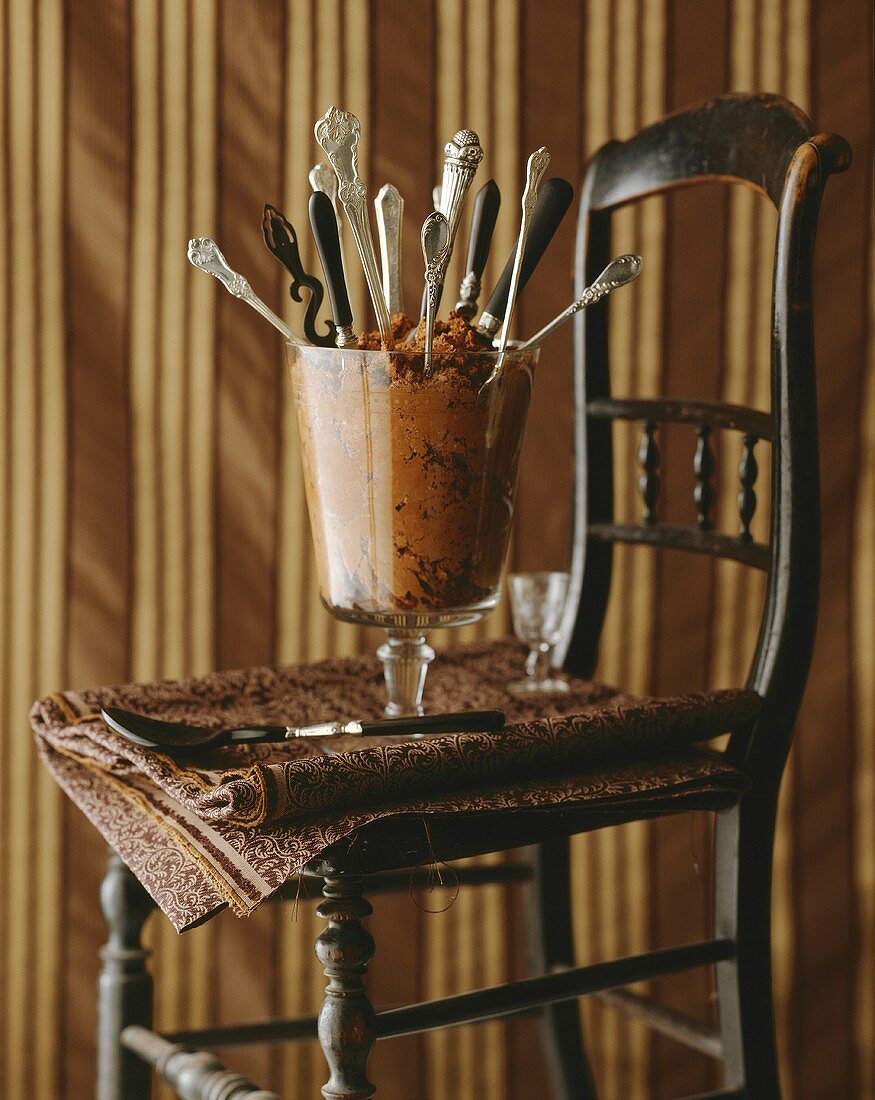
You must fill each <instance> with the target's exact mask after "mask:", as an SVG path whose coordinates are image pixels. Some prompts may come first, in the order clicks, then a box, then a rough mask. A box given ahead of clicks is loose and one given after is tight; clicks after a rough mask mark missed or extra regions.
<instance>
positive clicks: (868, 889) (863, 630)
mask: <svg viewBox="0 0 875 1100" xmlns="http://www.w3.org/2000/svg"><path fill="white" fill-rule="evenodd" d="M873 221H875V219H873ZM868 346H869V356H868V360H867V362H868V370H867V372H866V376H865V380H864V389H863V400H862V403H861V408H860V453H859V463H860V465H859V469H860V480H859V485H858V489H857V502H858V503H857V508H856V511H855V515H856V531H855V535H854V559H853V560H854V568H853V574H852V577H851V584H852V586H853V595H852V599H851V607H852V608H854V615H853V622H852V625H853V631H854V639H853V641H854V644H853V646H852V653H853V655H854V675H853V684H854V707H855V711H856V744H857V746H858V748H857V758H856V760H855V766H854V775H855V784H854V788H855V789H854V809H855V815H854V819H855V848H856V858H855V860H854V879H855V886H856V895H857V899H858V900H857V906H858V908H857V927H858V928H859V930H860V945H859V959H858V962H857V976H856V977H857V988H856V1006H855V1007H856V1013H855V1038H856V1043H857V1051H858V1064H859V1067H860V1070H859V1072H860V1093H859V1094H860V1096H875V681H873V678H872V655H873V653H875V618H873V615H872V608H873V607H875V224H873V225H872V226H870V246H869V334H868Z"/></svg>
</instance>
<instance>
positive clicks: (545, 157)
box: [481, 145, 550, 392]
mask: <svg viewBox="0 0 875 1100" xmlns="http://www.w3.org/2000/svg"><path fill="white" fill-rule="evenodd" d="M549 163H550V154H549V153H548V152H547V149H546V147H545V146H543V145H542V146H541V148H540V149H536V150H535V151H534V153H532V154H531V156H530V157H529V159H528V162H527V164H526V186H525V188H524V189H523V197H522V204H521V205H522V217H521V218H520V235H519V238H518V240H517V245H516V256H514V261H513V272H512V274H511V277H510V289H509V290H508V292H507V309H506V311H505V314H504V325H503V326H502V329H501V339H500V340H499V342H498V359H497V361H496V364H495V366H494V367H493V370H492V374H490V376H489V377H488V378H487V379H486V381H485V382H484V383H483V386H481V392H482V390H484V389H485V388H486V387H487V386H488V385H489V384H490V383H491V382H494V381H495V379H496V378H497V377H498V376H499V374H500V373H501V371H502V368H503V367H504V360H505V357H506V355H507V340H508V337H509V335H510V325H511V321H512V320H513V311H514V308H515V306H516V296H517V291H518V289H519V284H520V271H521V269H522V265H523V253H524V252H525V250H526V238H527V237H528V235H529V223H530V222H531V220H532V214H534V212H535V205H536V204H537V201H538V187H539V186H540V184H541V180H542V179H543V177H544V173H545V172H546V171H547V166H548V165H549Z"/></svg>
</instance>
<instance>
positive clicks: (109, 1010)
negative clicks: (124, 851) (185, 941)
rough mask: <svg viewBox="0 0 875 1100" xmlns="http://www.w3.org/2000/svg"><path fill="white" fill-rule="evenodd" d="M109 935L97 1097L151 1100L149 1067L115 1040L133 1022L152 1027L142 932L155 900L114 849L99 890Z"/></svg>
mask: <svg viewBox="0 0 875 1100" xmlns="http://www.w3.org/2000/svg"><path fill="white" fill-rule="evenodd" d="M100 902H101V908H102V909H103V915H104V918H105V920H106V925H107V928H108V930H109V939H108V940H107V942H106V945H105V946H104V947H103V949H102V950H101V952H100V957H101V959H102V961H103V967H102V969H101V972H100V980H99V984H98V1026H97V1100H149V1095H150V1090H151V1068H150V1067H149V1066H148V1065H146V1064H145V1063H144V1062H142V1061H141V1060H140V1059H139V1058H137V1057H136V1055H134V1054H132V1053H131V1052H130V1051H128V1050H125V1049H124V1047H122V1045H121V1043H120V1042H119V1036H120V1035H121V1033H122V1031H123V1030H124V1029H125V1028H126V1027H128V1026H130V1025H133V1024H139V1025H141V1026H142V1027H147V1028H149V1027H151V1026H152V976H151V974H150V973H149V970H148V967H147V965H146V960H147V959H148V957H149V952H148V951H147V950H146V949H145V948H144V947H143V946H142V943H141V939H140V936H141V933H142V930H143V925H144V924H145V921H146V918H147V917H148V915H149V913H151V912H152V909H153V908H154V903H153V901H152V899H151V898H150V897H149V895H148V894H147V893H146V891H145V890H144V889H143V887H142V886H141V885H140V884H139V882H137V880H136V878H135V877H134V876H133V875H132V874H131V872H130V871H129V870H128V868H127V867H126V866H125V865H124V863H122V861H121V859H120V858H119V857H118V856H117V855H116V854H115V852H113V853H112V854H111V855H110V857H109V866H108V867H107V871H106V875H105V876H104V879H103V883H102V884H101V888H100Z"/></svg>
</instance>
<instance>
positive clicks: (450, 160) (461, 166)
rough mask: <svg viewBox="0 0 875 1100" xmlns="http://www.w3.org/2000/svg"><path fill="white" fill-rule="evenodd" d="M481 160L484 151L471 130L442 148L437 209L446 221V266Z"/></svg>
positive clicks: (461, 131)
mask: <svg viewBox="0 0 875 1100" xmlns="http://www.w3.org/2000/svg"><path fill="white" fill-rule="evenodd" d="M482 160H483V149H482V147H481V145H480V138H479V137H478V136H477V135H476V134H475V133H474V131H473V130H459V132H458V133H457V134H455V135H454V136H453V138H452V140H451V141H448V142H447V144H446V145H445V146H444V173H443V178H442V180H441V185H440V205H439V206H438V210H440V212H441V213H442V214H443V216H444V217H445V218H446V219H447V222H448V224H449V227H450V243H449V253H448V255H447V263H449V260H450V257H451V256H452V254H453V245H454V244H455V240H456V233H457V232H458V229H459V221H460V220H461V217H462V207H463V205H464V203H465V199H466V198H467V196H468V192H469V190H470V189H471V183H472V181H473V179H474V176H475V175H476V173H477V168H478V167H479V165H480V162H481V161H482Z"/></svg>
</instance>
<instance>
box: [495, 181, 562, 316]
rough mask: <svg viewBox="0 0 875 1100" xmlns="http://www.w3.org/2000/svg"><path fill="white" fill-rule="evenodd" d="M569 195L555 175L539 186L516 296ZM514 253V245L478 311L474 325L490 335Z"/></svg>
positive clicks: (502, 306)
mask: <svg viewBox="0 0 875 1100" xmlns="http://www.w3.org/2000/svg"><path fill="white" fill-rule="evenodd" d="M573 198H574V188H573V187H572V186H571V184H570V183H569V182H568V180H563V179H560V178H559V177H558V176H555V177H554V178H553V179H549V180H547V182H546V183H545V184H544V186H543V187H542V188H541V190H540V193H539V194H538V202H537V205H536V206H535V212H534V214H533V215H532V224H531V228H530V229H529V234H528V237H527V238H526V247H525V251H524V252H523V261H522V267H521V268H520V280H519V287H518V289H517V296H519V294H520V293H521V292H522V289H523V287H524V286H525V285H526V283H527V282H528V281H529V278H530V276H531V274H532V272H533V271H534V270H535V268H536V267H537V265H538V263H539V262H540V259H541V257H542V256H543V255H544V253H545V252H546V250H547V245H548V244H549V243H550V241H551V240H552V239H553V236H554V234H555V233H556V230H557V229H558V228H559V225H560V224H561V222H562V219H563V218H564V217H565V214H566V212H567V210H568V207H569V206H570V205H571V200H572V199H573ZM515 254H516V249H514V250H513V252H511V254H510V256H509V257H508V261H507V263H506V264H505V265H504V271H502V273H501V275H500V277H499V279H498V282H497V283H496V284H495V289H494V290H493V291H492V295H491V297H490V299H489V301H488V302H487V303H486V308H485V309H484V310H483V312H482V313H481V314H480V320H479V322H478V324H477V328H478V330H479V331H480V332H482V333H483V335H484V336H490V337H491V336H494V335H495V334H496V332H498V330H499V329H500V328H501V325H502V322H503V321H504V317H505V314H506V312H507V295H508V291H509V290H510V281H511V277H512V275H513V262H514V256H515Z"/></svg>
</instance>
